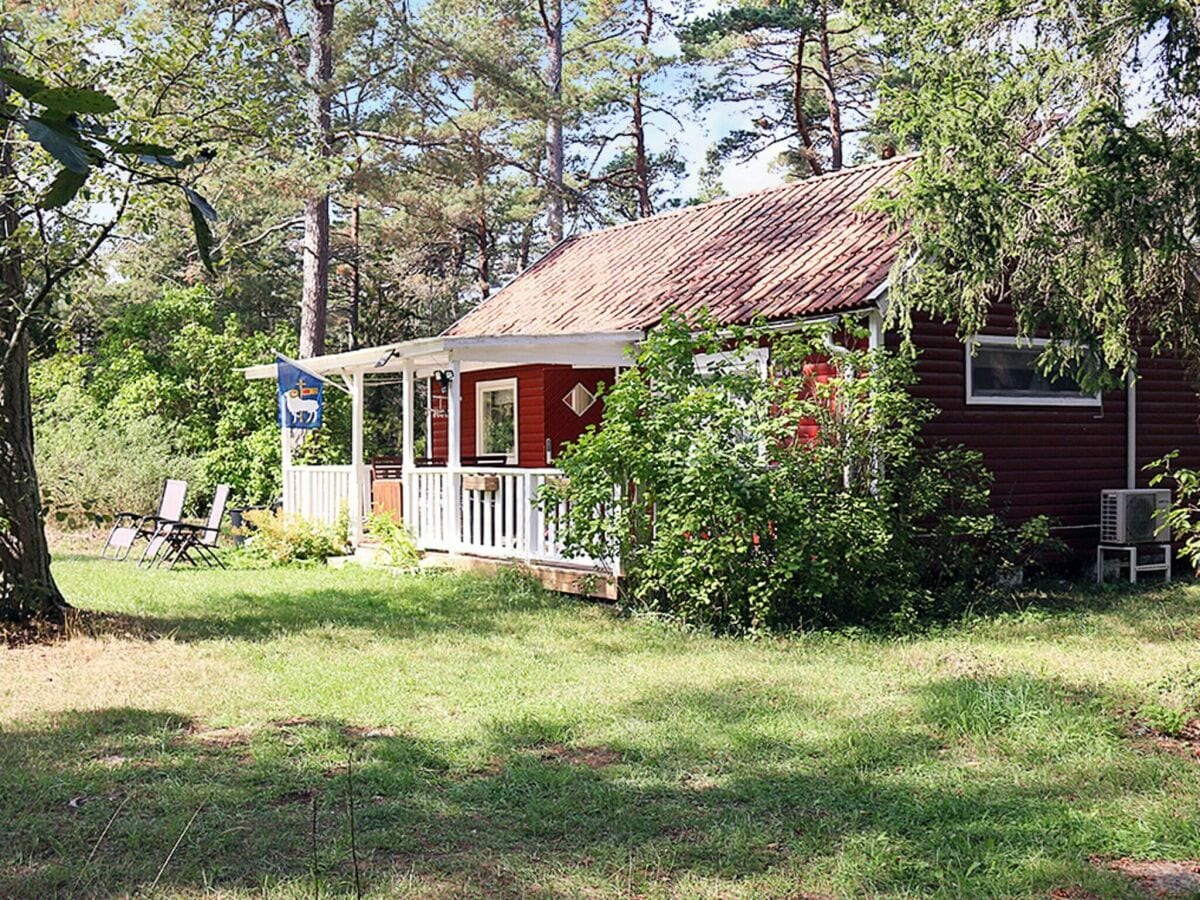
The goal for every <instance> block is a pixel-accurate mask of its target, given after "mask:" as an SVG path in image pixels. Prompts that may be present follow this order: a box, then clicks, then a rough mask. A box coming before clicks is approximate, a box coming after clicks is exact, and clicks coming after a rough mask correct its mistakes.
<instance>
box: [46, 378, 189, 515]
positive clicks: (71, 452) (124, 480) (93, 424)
mask: <svg viewBox="0 0 1200 900" xmlns="http://www.w3.org/2000/svg"><path fill="white" fill-rule="evenodd" d="M36 428H37V431H36V446H37V465H38V480H39V484H40V486H41V489H42V497H43V502H44V504H45V505H46V507H47V510H48V512H49V514H50V517H51V519H52V521H54V522H55V523H56V524H58V525H59V526H62V527H67V528H78V527H86V526H89V525H95V524H99V523H101V522H103V521H106V520H108V519H109V518H111V516H112V515H113V514H114V513H116V512H119V511H123V510H128V511H131V512H137V513H145V512H152V511H153V510H154V509H155V508H156V507H157V504H158V499H159V495H160V493H161V492H162V485H163V480H164V479H166V478H184V479H193V478H194V477H195V473H196V471H197V465H196V462H195V460H193V459H191V458H189V457H187V456H185V455H183V454H181V453H179V452H178V451H177V450H176V449H175V428H174V426H173V425H172V423H170V422H167V421H165V420H163V419H161V418H159V417H158V416H154V415H151V416H143V417H138V418H128V417H125V416H119V415H112V414H110V413H109V412H107V411H106V410H104V409H102V408H101V407H100V406H99V405H98V404H97V403H96V401H95V400H93V399H92V398H91V397H90V396H89V395H88V394H87V393H85V392H84V391H82V390H81V389H79V388H78V387H77V386H75V385H71V384H68V385H64V387H63V388H62V390H60V391H59V392H58V393H57V394H56V395H55V396H54V397H53V398H52V399H51V400H50V401H49V402H47V403H43V404H42V405H40V406H39V408H38V417H37V426H36Z"/></svg>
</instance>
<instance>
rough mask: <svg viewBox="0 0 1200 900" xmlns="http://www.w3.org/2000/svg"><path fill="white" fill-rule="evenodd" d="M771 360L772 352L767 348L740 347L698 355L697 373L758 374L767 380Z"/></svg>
mask: <svg viewBox="0 0 1200 900" xmlns="http://www.w3.org/2000/svg"><path fill="white" fill-rule="evenodd" d="M770 360H771V352H770V351H769V350H768V349H767V348H766V347H739V348H738V349H736V350H725V351H722V352H721V353H697V354H696V371H697V372H699V373H700V374H701V375H713V374H715V373H717V372H730V373H750V372H757V373H758V374H759V376H760V377H762V378H766V377H767V366H768V364H769V363H770Z"/></svg>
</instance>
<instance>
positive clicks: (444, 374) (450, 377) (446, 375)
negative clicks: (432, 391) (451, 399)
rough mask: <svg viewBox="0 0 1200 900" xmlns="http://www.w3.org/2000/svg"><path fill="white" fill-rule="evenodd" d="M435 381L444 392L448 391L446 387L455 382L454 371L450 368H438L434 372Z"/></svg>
mask: <svg viewBox="0 0 1200 900" xmlns="http://www.w3.org/2000/svg"><path fill="white" fill-rule="evenodd" d="M433 382H434V384H436V385H437V386H438V388H439V389H440V390H441V392H442V393H443V394H444V393H446V388H448V387H450V385H451V384H452V383H453V382H454V372H453V371H451V370H450V369H438V370H437V371H436V372H434V373H433Z"/></svg>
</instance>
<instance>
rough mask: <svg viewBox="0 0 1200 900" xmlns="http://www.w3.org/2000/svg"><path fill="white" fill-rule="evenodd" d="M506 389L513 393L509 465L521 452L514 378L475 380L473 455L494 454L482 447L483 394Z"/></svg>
mask: <svg viewBox="0 0 1200 900" xmlns="http://www.w3.org/2000/svg"><path fill="white" fill-rule="evenodd" d="M508 389H511V390H512V394H513V452H512V453H510V454H508V462H509V464H510V465H513V464H515V463H516V462H517V459H518V458H519V456H520V452H521V444H520V437H521V434H520V432H521V406H520V399H521V395H520V394H519V393H518V391H517V379H516V378H497V379H494V380H492V381H477V382H475V455H476V456H495V455H496V454H494V453H490V452H488V451H485V450H484V449H483V435H484V431H483V410H484V405H483V395H484V394H487V393H490V392H492V391H503V390H508Z"/></svg>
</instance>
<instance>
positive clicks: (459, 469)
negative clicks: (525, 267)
mask: <svg viewBox="0 0 1200 900" xmlns="http://www.w3.org/2000/svg"><path fill="white" fill-rule="evenodd" d="M642 336H643V335H642V333H641V332H635V331H626V332H614V333H608V334H588V335H535V336H528V335H524V336H503V337H459V338H456V337H453V336H447V337H438V338H424V339H419V340H414V341H405V342H402V343H397V344H389V345H385V346H382V347H370V348H365V349H361V350H354V351H350V352H347V353H339V354H332V355H328V356H322V357H315V358H311V359H306V360H300V361H299V363H300V364H301V365H302V366H303V367H304V368H305V369H307V370H309V371H310V372H312V373H313V374H315V375H319V376H321V377H322V378H324V379H326V380H327V381H328V382H332V383H334V384H335V385H336V384H338V383H339V382H340V383H341V384H342V385H344V387H345V390H346V391H347V392H348V393H349V396H350V402H351V410H352V413H351V447H350V463H349V464H348V465H319V466H315V465H295V464H293V462H292V452H291V448H292V442H291V440H290V436H289V435H288V434H287V433H286V430H285V431H284V433H283V434H282V436H281V441H282V457H283V506H284V510H285V511H287V512H291V513H296V514H299V515H303V516H305V517H308V518H311V519H316V520H318V521H324V522H332V521H334V520H335V519H336V518H337V516H338V515H339V513H340V511H341V510H342V509H343V508H344V509H345V510H346V511H347V512H348V514H349V518H350V532H351V542H352V543H353V544H354V545H355V546H356V547H357V546H358V545H360V544H361V543H362V542H363V537H364V534H363V532H364V527H363V526H364V523H365V521H366V518H367V515H368V514H369V512H370V510H371V492H372V485H371V471H370V467H369V466H368V465H367V462H366V460H365V459H364V456H363V420H364V403H363V400H364V394H365V391H366V390H367V389H369V388H370V387H371V386H372V383H373V382H375V383H378V382H381V381H387V382H390V383H394V382H395V377H396V375H397V374H398V375H399V376H400V383H401V386H402V387H401V396H402V401H401V404H400V410H399V413H400V418H401V458H400V459H401V463H400V480H401V518H402V520H403V522H404V523H405V525H406V527H407V528H408V529H409V532H410V533H411V534H412V537H413V539H414V541H415V542H416V545H417V547H418V548H419V549H421V550H423V551H434V552H441V553H446V554H451V555H454V556H469V557H478V558H480V559H490V560H517V561H522V562H525V563H529V564H531V565H535V566H536V565H539V564H543V565H557V566H576V567H586V568H588V569H592V570H596V569H598V568H599V563H598V562H597V561H596V560H592V559H587V558H581V557H569V556H567V555H566V554H565V553H564V551H563V549H562V545H561V542H560V540H559V534H560V529H561V527H562V524H563V523H564V522H565V521H566V517H567V516H569V515H570V512H571V511H570V510H569V509H566V508H565V507H562V506H560V507H558V508H554V509H549V510H543V509H542V508H541V507H540V506H539V505H538V504H537V503H536V502H535V500H536V498H537V496H538V493H539V491H540V490H541V488H542V486H543V485H544V484H545V483H546V481H547V480H549V479H553V478H556V477H558V476H559V475H560V474H561V473H560V472H559V470H558V469H555V468H553V467H539V468H530V467H520V466H515V465H487V466H481V465H466V464H464V461H463V460H464V453H463V448H462V392H461V383H462V373H463V372H464V371H476V370H484V369H491V368H500V367H505V366H513V365H516V364H519V365H539V364H540V365H569V366H572V367H575V368H585V367H591V368H595V367H612V368H613V369H614V370H615V369H617V368H619V367H622V366H627V365H629V364H630V361H631V358H630V352H631V350H632V348H633V347H634V346H635V345H636V343H637V342H638V341H639V340H640V339H641V337H642ZM245 374H246V377H247V378H250V379H273V378H274V377H275V374H276V371H275V365H274V364H273V363H272V364H266V365H261V366H254V367H252V368H250V369H247V370H246V373H245ZM428 378H437V379H438V380H439V382H440V383H442V384H445V386H446V419H447V435H448V446H447V452H446V454H445V460H444V464H442V461H441V460H438V464H436V465H435V464H431V462H432V461H431V460H423V459H418V458H417V457H416V455H415V452H414V450H415V445H416V443H415V437H416V433H417V427H418V422H417V416H416V413H415V395H416V385H417V382H418V381H419V380H421V379H428ZM518 402H519V398H518ZM422 426H423V427H427V426H428V423H427V422H423V423H422ZM430 437H431V435H429V434H428V433H427V434H426V442H427V446H428V443H429V440H430Z"/></svg>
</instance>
